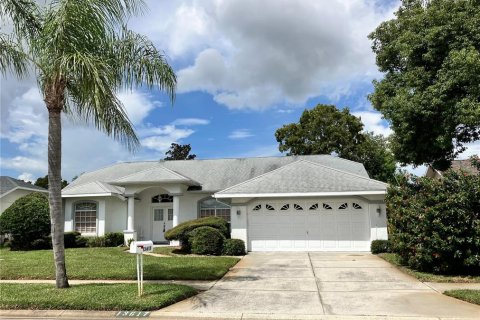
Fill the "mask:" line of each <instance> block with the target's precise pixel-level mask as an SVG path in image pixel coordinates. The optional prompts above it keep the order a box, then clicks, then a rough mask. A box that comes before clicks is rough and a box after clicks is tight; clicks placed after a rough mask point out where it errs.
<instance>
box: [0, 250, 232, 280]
mask: <svg viewBox="0 0 480 320" xmlns="http://www.w3.org/2000/svg"><path fill="white" fill-rule="evenodd" d="M65 252H66V263H67V275H68V277H69V279H85V280H88V279H125V280H129V279H136V260H135V259H136V258H135V255H134V254H130V253H125V252H124V249H123V248H76V249H66V250H65ZM238 260H239V259H237V258H232V257H196V256H175V257H152V256H144V279H145V280H214V279H219V278H221V277H222V276H223V275H224V274H225V273H227V271H228V270H229V268H231V267H233V266H234V265H235V264H236V263H237V262H238ZM0 279H55V270H54V265H53V252H52V250H37V251H9V250H7V249H2V250H0Z"/></svg>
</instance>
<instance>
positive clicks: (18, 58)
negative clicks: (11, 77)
mask: <svg viewBox="0 0 480 320" xmlns="http://www.w3.org/2000/svg"><path fill="white" fill-rule="evenodd" d="M29 64H30V61H29V58H28V55H27V54H26V53H25V52H24V51H23V48H22V46H21V45H20V44H19V43H17V42H16V41H15V39H14V38H13V36H9V35H5V34H0V72H1V73H2V74H3V75H4V76H5V75H6V74H7V73H8V72H12V73H14V74H16V75H17V76H18V77H19V78H22V77H24V76H26V75H27V74H28V71H29V69H28V67H29Z"/></svg>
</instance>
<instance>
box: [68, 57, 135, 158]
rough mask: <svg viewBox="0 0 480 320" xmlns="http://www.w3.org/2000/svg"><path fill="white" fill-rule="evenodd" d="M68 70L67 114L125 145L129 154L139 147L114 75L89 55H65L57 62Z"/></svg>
mask: <svg viewBox="0 0 480 320" xmlns="http://www.w3.org/2000/svg"><path fill="white" fill-rule="evenodd" d="M58 65H59V66H60V68H61V69H62V70H69V71H70V77H69V79H68V80H67V87H66V89H67V96H68V97H69V99H67V101H66V105H65V109H64V111H65V113H66V114H69V115H70V116H72V117H73V118H74V119H77V120H81V121H85V122H87V123H92V124H93V125H94V126H95V127H96V128H97V129H98V130H100V131H103V132H105V133H106V134H107V135H109V136H111V137H113V138H114V139H115V140H117V141H119V142H121V143H122V144H124V145H125V146H126V147H127V148H128V149H129V150H130V151H135V150H136V149H137V148H138V146H139V145H140V143H139V140H138V137H137V136H136V134H135V131H134V128H133V125H132V123H131V122H130V120H129V119H128V116H127V114H126V113H125V109H124V106H123V104H122V102H121V101H120V100H119V99H118V98H117V96H116V92H115V90H116V86H115V83H116V79H115V78H114V75H115V73H113V72H112V70H111V66H110V65H109V64H108V63H106V62H105V61H104V60H102V59H101V58H100V57H97V56H92V55H89V54H82V53H78V52H77V53H75V54H66V55H64V56H63V57H62V58H61V61H59V62H58Z"/></svg>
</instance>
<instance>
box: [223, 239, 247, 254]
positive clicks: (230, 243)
mask: <svg viewBox="0 0 480 320" xmlns="http://www.w3.org/2000/svg"><path fill="white" fill-rule="evenodd" d="M222 255H224V256H243V255H245V242H244V241H243V240H241V239H226V240H225V241H224V242H223V250H222Z"/></svg>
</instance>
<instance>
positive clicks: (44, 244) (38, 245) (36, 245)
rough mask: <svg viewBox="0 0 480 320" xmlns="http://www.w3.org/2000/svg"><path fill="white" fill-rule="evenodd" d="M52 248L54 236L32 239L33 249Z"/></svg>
mask: <svg viewBox="0 0 480 320" xmlns="http://www.w3.org/2000/svg"><path fill="white" fill-rule="evenodd" d="M51 248H52V238H50V237H46V238H42V239H35V240H33V241H32V245H31V249H33V250H45V249H51Z"/></svg>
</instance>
